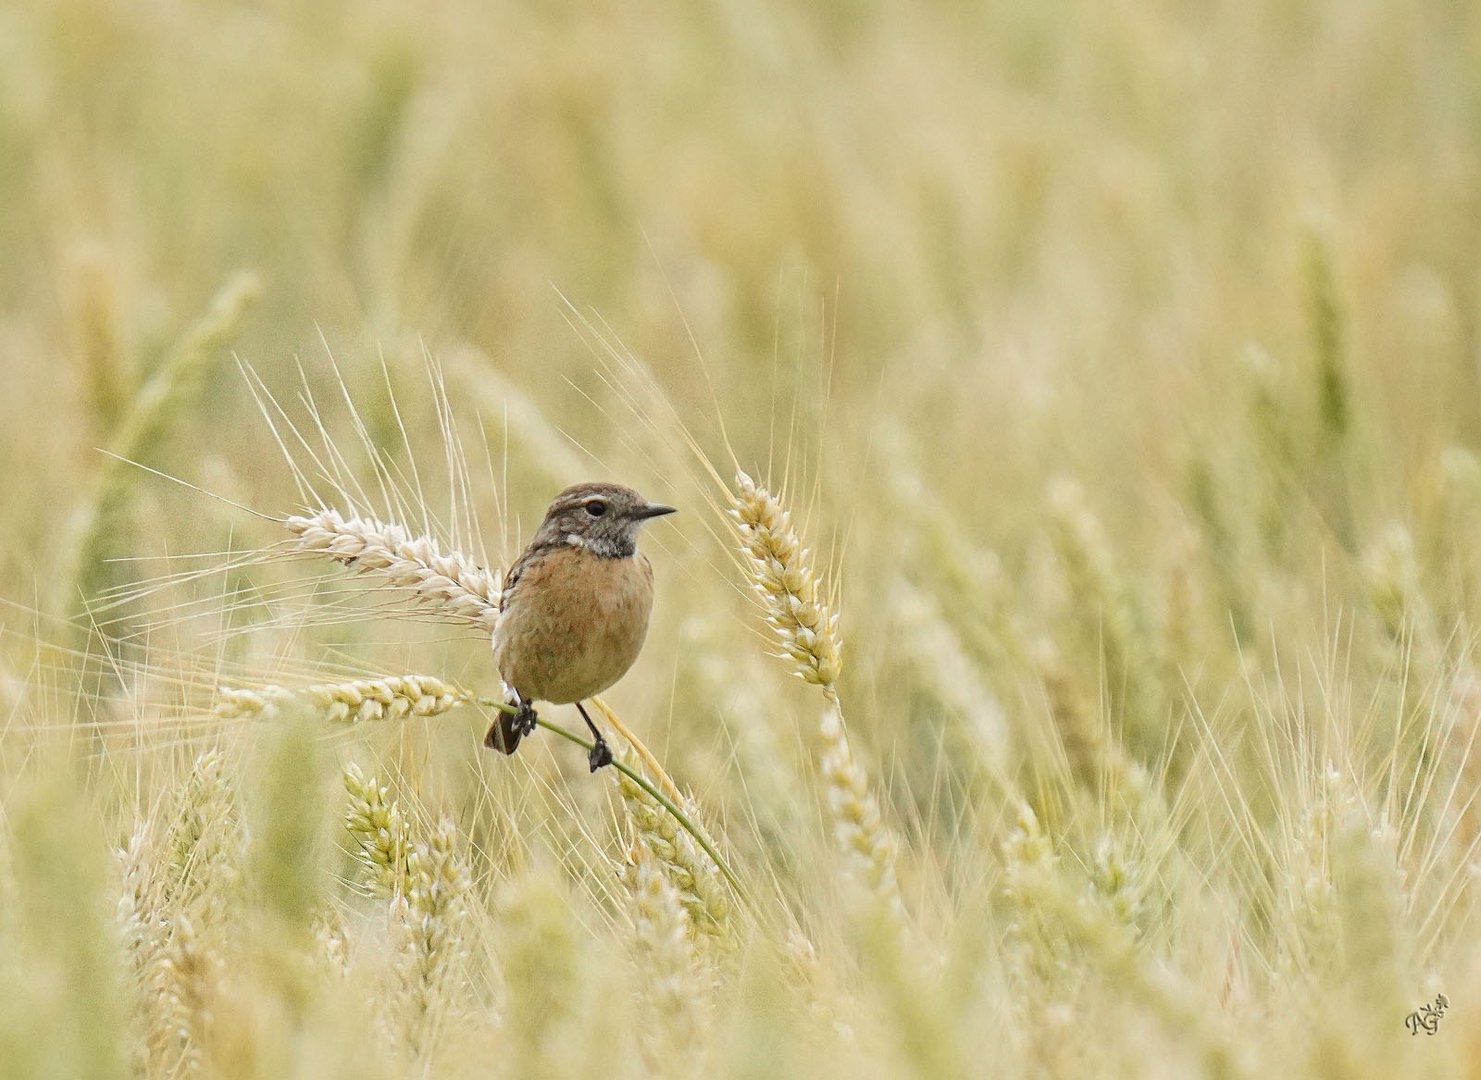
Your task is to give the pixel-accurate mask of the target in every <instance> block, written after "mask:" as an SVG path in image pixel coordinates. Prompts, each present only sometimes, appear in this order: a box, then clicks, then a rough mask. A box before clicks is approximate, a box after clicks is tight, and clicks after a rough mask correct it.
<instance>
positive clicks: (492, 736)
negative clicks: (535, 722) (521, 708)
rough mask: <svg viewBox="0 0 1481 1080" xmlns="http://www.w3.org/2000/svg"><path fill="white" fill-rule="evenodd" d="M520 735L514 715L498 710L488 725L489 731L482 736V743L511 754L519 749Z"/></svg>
mask: <svg viewBox="0 0 1481 1080" xmlns="http://www.w3.org/2000/svg"><path fill="white" fill-rule="evenodd" d="M520 737H521V732H520V729H519V726H518V724H517V722H516V717H514V716H511V715H510V714H509V713H507V712H503V711H500V713H499V715H498V716H497V717H496V718H495V719H494V722H493V723H492V724H490V725H489V733H488V734H487V735H485V736H484V737H483V745H484V746H487V747H488V748H489V749H490V750H498V751H501V752H502V753H505V754H512V753H514V751H516V750H518V749H519V740H520Z"/></svg>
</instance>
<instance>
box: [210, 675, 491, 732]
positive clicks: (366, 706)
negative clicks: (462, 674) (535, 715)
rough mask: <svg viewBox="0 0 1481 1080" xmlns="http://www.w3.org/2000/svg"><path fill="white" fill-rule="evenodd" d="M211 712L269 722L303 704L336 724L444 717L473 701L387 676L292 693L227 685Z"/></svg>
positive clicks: (445, 688)
mask: <svg viewBox="0 0 1481 1080" xmlns="http://www.w3.org/2000/svg"><path fill="white" fill-rule="evenodd" d="M216 698H217V699H216V705H215V707H214V708H213V709H212V710H211V714H212V715H213V716H215V717H216V718H217V719H220V720H239V719H257V718H263V719H267V718H271V717H272V716H274V715H276V714H277V713H278V712H280V711H281V710H282V709H283V708H284V707H285V706H287V705H290V704H293V703H299V704H302V705H305V706H308V707H310V708H312V709H314V710H316V711H318V712H322V713H323V714H324V716H325V718H326V719H328V720H329V721H331V722H332V723H338V724H358V723H361V722H363V721H367V720H400V719H402V718H403V717H407V716H440V715H441V714H443V713H445V712H447V711H449V710H450V709H453V708H455V707H456V706H458V705H462V704H464V703H466V702H470V701H472V700H473V696H472V695H471V694H469V693H468V692H467V691H466V690H460V689H459V688H458V687H456V686H453V685H452V684H451V683H447V682H443V681H442V680H441V679H439V678H437V677H436V676H434V675H386V676H382V677H381V678H378V679H352V680H350V681H348V682H342V683H320V684H317V685H314V686H306V687H303V688H301V689H298V690H292V689H289V688H287V687H282V686H264V687H262V688H260V689H257V690H247V689H232V688H229V687H224V688H222V689H221V690H219V691H217V695H216Z"/></svg>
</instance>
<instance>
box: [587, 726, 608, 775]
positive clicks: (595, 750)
mask: <svg viewBox="0 0 1481 1080" xmlns="http://www.w3.org/2000/svg"><path fill="white" fill-rule="evenodd" d="M586 760H587V761H589V762H591V771H592V772H596V771H597V770H598V769H600V768H601V767H602V766H603V765H610V764H612V751H611V749H610V748H608V746H607V740H606V739H604V738H602V737H601V736H600V735H598V736H597V741H596V742H595V743H594V744H593V745H592V748H591V753H589V754H587V755H586Z"/></svg>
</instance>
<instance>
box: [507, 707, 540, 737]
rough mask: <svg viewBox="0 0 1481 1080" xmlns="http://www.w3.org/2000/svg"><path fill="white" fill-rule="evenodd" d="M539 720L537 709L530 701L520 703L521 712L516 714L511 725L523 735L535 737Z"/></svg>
mask: <svg viewBox="0 0 1481 1080" xmlns="http://www.w3.org/2000/svg"><path fill="white" fill-rule="evenodd" d="M537 718H538V714H537V713H536V712H535V707H534V706H533V705H531V704H530V703H529V702H528V701H521V702H520V703H519V712H517V713H515V714H514V719H513V720H512V721H511V723H513V724H514V726H515V728H516V729H518V731H519V733H520V734H521V735H533V734H534V733H535V720H536V719H537Z"/></svg>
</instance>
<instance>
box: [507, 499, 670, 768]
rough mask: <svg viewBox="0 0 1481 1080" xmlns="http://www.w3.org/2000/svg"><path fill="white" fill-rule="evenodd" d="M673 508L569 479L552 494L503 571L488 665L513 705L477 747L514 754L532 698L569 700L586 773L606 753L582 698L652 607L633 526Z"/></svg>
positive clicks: (641, 630)
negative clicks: (588, 745)
mask: <svg viewBox="0 0 1481 1080" xmlns="http://www.w3.org/2000/svg"><path fill="white" fill-rule="evenodd" d="M673 512H674V508H673V507H672V506H664V505H662V504H660V503H650V502H649V501H648V500H647V499H645V498H643V496H641V495H639V494H638V493H637V492H636V491H634V490H632V488H627V487H623V486H622V485H621V484H577V485H576V486H575V487H569V488H566V490H565V491H562V492H561V493H560V494H559V495H557V496H556V497H555V500H554V501H553V502H551V504H550V507H549V508H548V509H547V510H546V511H545V520H544V521H542V522H541V523H540V529H539V531H538V532H536V533H535V538H534V539H533V540H531V541H530V546H529V547H527V548H525V550H524V553H523V554H522V555H520V557H519V558H518V559H516V560H515V561H514V565H513V566H511V567H510V568H509V572H508V573H507V574H506V575H504V590H503V592H502V594H501V595H500V597H499V612H500V614H499V623H498V627H497V628H496V629H495V630H494V663H495V664H496V665H497V667H498V669H499V676H500V677H501V678H502V679H503V680H504V684H505V685H506V686H507V687H508V688H509V689H510V691H511V692H512V693H513V695H514V700H513V701H512V702H510V704H512V705H514V706H515V707H516V708H517V709H518V712H517V713H515V714H513V715H511V714H509V713H506V712H501V713H500V714H499V717H498V719H496V720H495V721H494V723H493V725H492V726H491V727H490V728H489V731H488V734H487V735H486V736H484V740H483V744H484V745H485V746H488V747H491V748H492V749H495V750H502V751H503V752H504V753H506V754H512V753H514V751H515V749H516V748H517V747H518V746H519V740H520V738H521V737H522V736H525V735H528V734H530V733H531V732H532V731H534V730H535V709H534V702H536V701H548V702H550V703H551V704H552V705H569V704H573V703H574V704H575V706H576V708H577V709H578V710H580V712H581V719H583V720H585V721H586V726H587V727H588V728H590V729H591V734H592V736H593V738H594V739H595V745H594V746H593V747H592V750H591V754H590V757H589V758H588V760H589V761H590V762H591V771H592V772H596V771H597V769H599V768H601V767H602V766H603V765H607V764H609V763H610V762H611V761H612V751H611V750H609V749H608V748H607V742H606V740H605V739H603V738H602V733H601V732H600V731H598V730H597V726H596V725H595V724H593V723H592V722H591V717H589V716H587V715H586V709H585V708H584V707H583V706H582V704H581V702H582V701H583V700H585V699H586V698H589V697H591V696H592V695H593V694H599V693H601V692H602V691H603V690H605V689H607V687H609V686H611V685H612V684H613V683H615V682H616V681H617V680H618V679H620V678H622V676H623V675H624V674H626V672H627V669H628V668H630V667H632V664H633V661H634V660H636V659H637V658H638V651H639V650H640V649H642V647H643V638H644V637H646V636H647V634H648V614H649V612H650V611H651V610H652V608H653V565H652V564H651V563H650V562H649V561H648V558H647V556H645V555H644V554H643V553H642V552H641V551H639V550H638V542H637V541H638V529H639V528H641V527H642V525H643V522H645V521H647V520H648V519H649V518H655V517H659V516H660V515H662V514H672V513H673Z"/></svg>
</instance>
